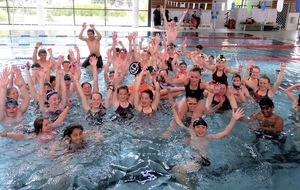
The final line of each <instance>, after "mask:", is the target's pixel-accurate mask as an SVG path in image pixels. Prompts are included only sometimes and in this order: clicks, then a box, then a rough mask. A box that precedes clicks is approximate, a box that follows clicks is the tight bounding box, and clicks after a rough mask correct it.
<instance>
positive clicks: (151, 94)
mask: <svg viewBox="0 0 300 190" xmlns="http://www.w3.org/2000/svg"><path fill="white" fill-rule="evenodd" d="M142 93H146V94H148V95H149V98H150V99H151V100H153V96H154V94H153V92H152V91H151V90H149V89H146V90H143V91H142Z"/></svg>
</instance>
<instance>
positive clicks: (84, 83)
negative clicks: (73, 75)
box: [81, 82, 92, 88]
mask: <svg viewBox="0 0 300 190" xmlns="http://www.w3.org/2000/svg"><path fill="white" fill-rule="evenodd" d="M86 84H88V85H90V87H91V88H92V85H91V83H89V82H83V83H81V87H82V88H83V86H84V85H86Z"/></svg>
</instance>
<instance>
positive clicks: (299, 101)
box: [298, 94, 300, 106]
mask: <svg viewBox="0 0 300 190" xmlns="http://www.w3.org/2000/svg"><path fill="white" fill-rule="evenodd" d="M298 106H300V94H299V95H298Z"/></svg>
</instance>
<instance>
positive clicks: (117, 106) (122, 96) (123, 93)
mask: <svg viewBox="0 0 300 190" xmlns="http://www.w3.org/2000/svg"><path fill="white" fill-rule="evenodd" d="M119 82H120V80H117V82H116V83H115V85H114V86H109V87H108V89H111V90H112V91H113V96H112V106H113V109H114V110H115V112H116V113H117V114H119V115H120V116H121V118H124V119H131V118H132V117H133V116H134V115H133V113H132V109H133V95H134V93H131V94H130V95H129V90H128V86H126V85H123V86H119V87H117V86H118V84H119ZM116 88H117V90H115V89H116Z"/></svg>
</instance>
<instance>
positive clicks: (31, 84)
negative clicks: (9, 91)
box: [25, 62, 39, 101]
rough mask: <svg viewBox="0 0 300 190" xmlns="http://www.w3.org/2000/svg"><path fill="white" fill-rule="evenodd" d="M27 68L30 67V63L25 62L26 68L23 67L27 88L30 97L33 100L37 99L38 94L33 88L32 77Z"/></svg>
mask: <svg viewBox="0 0 300 190" xmlns="http://www.w3.org/2000/svg"><path fill="white" fill-rule="evenodd" d="M29 69H30V63H29V62H27V63H26V68H25V72H26V78H27V83H28V87H29V90H30V94H31V97H32V98H33V99H34V100H36V101H38V100H39V94H38V92H37V91H36V90H35V88H34V86H33V81H32V77H31V75H30V72H29Z"/></svg>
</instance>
